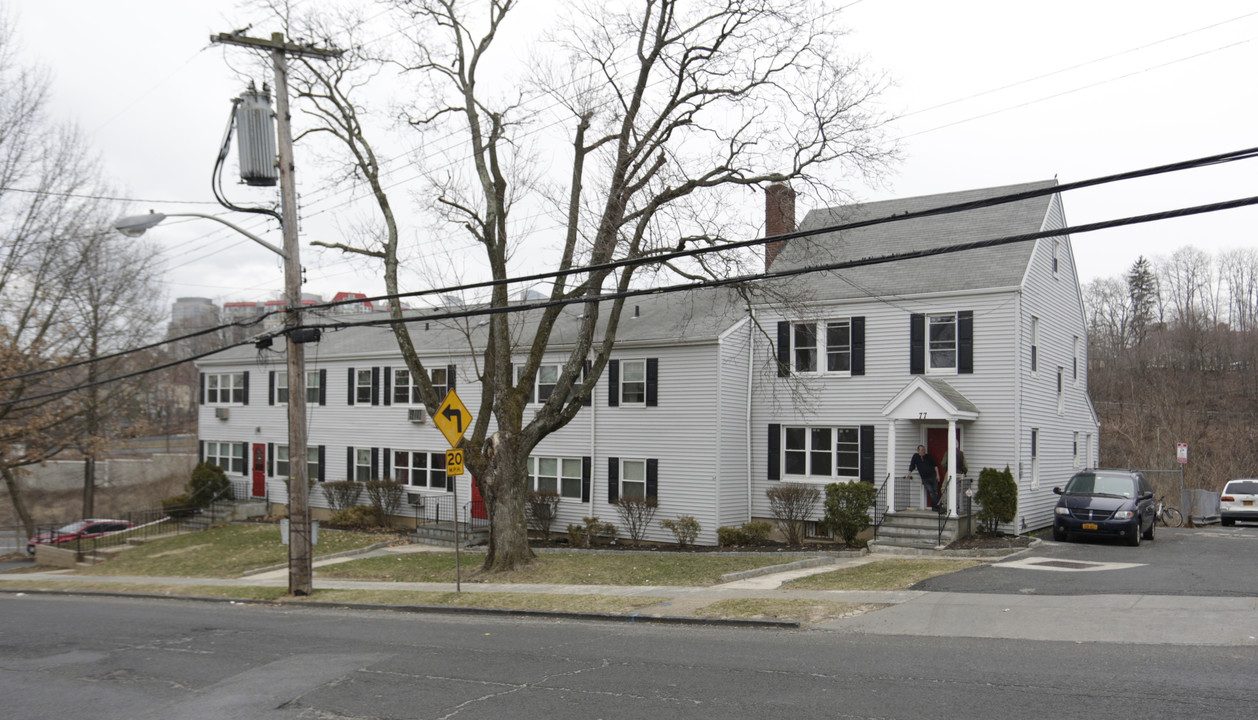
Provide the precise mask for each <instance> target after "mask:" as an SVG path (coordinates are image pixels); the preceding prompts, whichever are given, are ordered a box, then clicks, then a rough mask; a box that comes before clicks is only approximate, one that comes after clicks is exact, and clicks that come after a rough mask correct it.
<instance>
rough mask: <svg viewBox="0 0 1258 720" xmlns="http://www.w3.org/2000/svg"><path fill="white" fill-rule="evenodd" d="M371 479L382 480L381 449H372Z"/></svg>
mask: <svg viewBox="0 0 1258 720" xmlns="http://www.w3.org/2000/svg"><path fill="white" fill-rule="evenodd" d="M369 479H370V480H378V479H380V448H374V447H373V448H372V449H371V477H370V478H369Z"/></svg>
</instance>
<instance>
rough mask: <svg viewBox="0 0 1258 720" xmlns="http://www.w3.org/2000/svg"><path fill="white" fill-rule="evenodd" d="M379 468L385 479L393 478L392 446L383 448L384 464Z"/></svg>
mask: <svg viewBox="0 0 1258 720" xmlns="http://www.w3.org/2000/svg"><path fill="white" fill-rule="evenodd" d="M380 469H381V471H382V472H381V475H382V476H383V477H384V479H385V480H392V479H393V448H385V449H384V465H383V466H381V468H380Z"/></svg>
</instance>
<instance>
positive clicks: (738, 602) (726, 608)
mask: <svg viewBox="0 0 1258 720" xmlns="http://www.w3.org/2000/svg"><path fill="white" fill-rule="evenodd" d="M883 607H886V606H885V605H874V604H871V603H845V602H834V601H833V600H803V599H797V598H739V599H733V600H717V601H716V602H714V603H710V604H708V605H704V606H703V607H701V608H698V609H696V610H695V612H694V614H695V615H696V616H697V617H712V618H741V619H747V620H796V621H798V622H800V623H802V624H804V625H816V624H817V623H823V622H829V621H831V620H839V619H841V618H846V617H853V616H855V615H860V614H861V613H865V612H869V611H870V610H877V609H879V608H883Z"/></svg>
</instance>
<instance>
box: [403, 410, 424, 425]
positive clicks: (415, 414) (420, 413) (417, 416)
mask: <svg viewBox="0 0 1258 720" xmlns="http://www.w3.org/2000/svg"><path fill="white" fill-rule="evenodd" d="M406 419H407V420H410V421H411V422H413V423H419V424H420V425H423V424H424V423H426V422H428V410H427V408H422V407H417V408H410V409H408V410H407V411H406Z"/></svg>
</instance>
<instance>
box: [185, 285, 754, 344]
mask: <svg viewBox="0 0 1258 720" xmlns="http://www.w3.org/2000/svg"><path fill="white" fill-rule="evenodd" d="M740 307H741V306H740V305H739V303H738V302H737V301H736V300H735V298H734V297H733V295H732V292H731V291H730V290H728V289H725V288H714V289H706V290H693V291H687V292H676V293H669V294H667V295H644V296H641V297H636V298H629V299H627V300H626V301H625V309H624V311H623V313H622V314H621V318H620V326H619V328H618V331H617V340H616V342H617V344H618V345H630V344H635V343H655V344H660V343H669V344H676V343H678V342H711V341H714V340H716V338H717V337H718V336H719V335H720V334H721V333H722V332H724V331H725V330H726V329H728V328H729V327H731V326H733V325H734V324H735V323H736V322H738V321H739V320H741V319H742V318H743V317H745V315H746V312H745V310H741V309H740ZM581 308H582V306H580V305H573V306H569V307H568V308H566V309H565V310H564V312H563V315H562V316H561V317H560V319H559V320H558V321H557V322H556V324H555V330H554V333H553V334H552V335H551V343H550V346H551V348H553V349H555V350H562V349H565V347H567V346H570V343H573V342H575V340H576V334H577V330H578V323H579V320H578V318H579V317H580V315H581V312H582V309H581ZM608 309H609V310H610V303H608ZM449 310H450V308H445V309H442V310H441V311H440V312H442V313H445V312H448V311H449ZM635 310H636V312H635ZM433 313H434V311H431V310H430V311H409V312H408V313H407V316H408V317H413V318H416V321H415V322H412V323H411V338H412V340H413V342H414V343H415V346H416V348H417V349H418V351H419V353H420V355H421V356H429V357H440V358H447V357H453V356H460V355H466V354H467V352H468V338H467V334H466V333H465V331H464V330H463V329H461V328H459V327H456V325H455V321H452V320H423V318H424V316H429V315H432V314H433ZM539 315H540V313H535V312H534V313H518V314H516V315H514V320H513V335H514V336H515V337H517V338H531V337H532V334H533V333H535V332H536V327H537V320H538V318H539ZM386 317H387V315H386V314H384V313H374V314H363V315H349V316H345V315H340V316H335V317H320V316H319V315H318V314H316V313H307V315H306V323H307V324H311V325H318V324H321V323H324V322H329V321H330V322H335V321H337V320H343V321H346V322H351V323H353V322H361V321H364V320H369V319H372V318H386ZM605 318H606V314H605V313H604V314H603V315H602V316H601V317H600V333H601V326H602V323H603V321H604V319H605ZM469 323H470V325H471V326H472V332H471V336H472V338H473V340H474V342H475V345H476V347H477V348H478V349H483V348H484V347H485V341H486V337H487V333H488V329H489V318H488V316H479V317H473V318H470V319H469ZM469 323H463V325H466V324H469ZM522 342H523V341H522ZM283 350H284V344H283V342H276V343H275V344H274V345H273V346H272V349H271V350H266V351H262V352H264V353H266V355H267V356H269V357H282V356H283ZM526 350H527V346H522V347H521V349H520V351H521V352H524V351H526ZM398 352H399V351H398V346H397V341H396V340H395V339H394V337H393V332H392V331H391V330H390V329H389V328H388V327H387V326H380V327H376V326H369V327H347V328H343V329H339V330H335V331H331V330H325V331H324V333H323V338H322V340H320V342H319V343H317V344H310V345H307V346H306V360H307V362H313V361H315V360H316V359H319V358H322V359H332V358H340V357H360V356H368V357H369V356H372V355H394V356H396V355H397V354H398ZM258 356H259V351H258V350H255V349H254V348H253V347H252V346H245V347H239V348H233V349H231V350H225V351H223V352H221V353H218V354H216V355H213V356H211V357H209V358H207V359H206V360H205V362H221V361H231V362H239V361H242V360H248V361H253V360H255V359H257V357H258Z"/></svg>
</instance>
